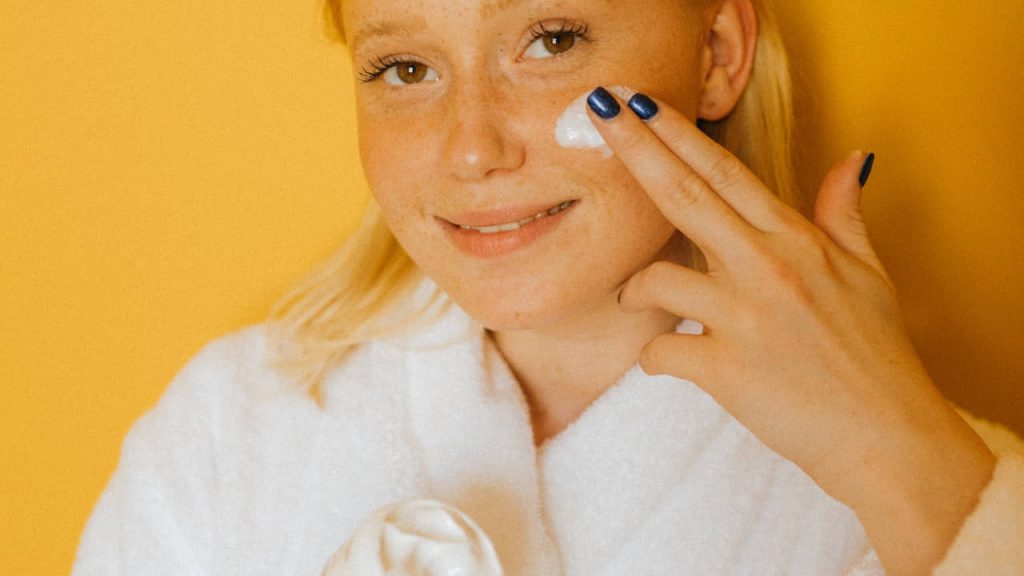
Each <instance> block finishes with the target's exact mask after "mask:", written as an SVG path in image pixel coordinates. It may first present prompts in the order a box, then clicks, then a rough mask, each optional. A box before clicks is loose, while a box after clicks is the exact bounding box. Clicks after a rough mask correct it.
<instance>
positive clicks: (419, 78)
mask: <svg viewBox="0 0 1024 576" xmlns="http://www.w3.org/2000/svg"><path fill="white" fill-rule="evenodd" d="M381 77H383V78H384V81H385V82H387V83H388V84H391V85H392V86H408V85H411V84H420V83H422V82H433V81H435V80H437V79H438V78H439V75H438V73H437V70H434V69H433V68H431V67H430V66H427V65H426V64H424V63H422V62H417V61H415V60H411V59H406V58H404V57H401V56H388V57H386V58H378V59H377V60H375V61H374V62H371V63H370V64H368V65H366V66H365V67H364V68H363V69H362V70H360V72H359V79H360V80H362V81H363V82H373V81H374V80H376V79H377V78H381Z"/></svg>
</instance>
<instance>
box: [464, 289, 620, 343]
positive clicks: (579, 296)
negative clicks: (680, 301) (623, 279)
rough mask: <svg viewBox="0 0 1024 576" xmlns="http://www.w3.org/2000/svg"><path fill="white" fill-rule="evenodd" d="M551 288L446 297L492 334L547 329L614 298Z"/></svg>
mask: <svg viewBox="0 0 1024 576" xmlns="http://www.w3.org/2000/svg"><path fill="white" fill-rule="evenodd" d="M564 288H565V287H559V286H557V285H553V284H547V285H546V286H543V287H541V286H535V285H527V286H525V287H522V288H520V289H518V290H502V289H492V287H490V286H479V285H478V286H475V287H473V288H470V289H469V290H455V291H452V292H449V293H448V294H449V296H450V297H451V298H452V300H453V301H455V303H456V304H458V305H459V307H460V308H462V309H463V310H464V311H465V312H466V313H467V314H469V315H470V316H471V317H472V318H473V319H474V320H476V321H477V322H479V323H480V324H482V325H483V326H484V327H485V328H487V329H488V330H491V331H494V332H516V331H522V330H538V329H543V328H547V327H550V326H553V325H556V324H559V323H561V322H564V321H565V320H567V319H568V318H572V317H574V316H576V315H579V314H581V313H583V312H585V311H586V310H587V309H589V308H592V307H595V306H597V305H598V303H599V302H601V301H603V300H605V299H608V300H609V301H610V300H611V299H613V298H614V295H613V294H612V293H610V292H609V293H608V294H605V293H604V292H603V291H602V292H600V293H598V292H596V291H593V290H587V291H585V292H583V293H576V292H579V291H572V290H565V289H564Z"/></svg>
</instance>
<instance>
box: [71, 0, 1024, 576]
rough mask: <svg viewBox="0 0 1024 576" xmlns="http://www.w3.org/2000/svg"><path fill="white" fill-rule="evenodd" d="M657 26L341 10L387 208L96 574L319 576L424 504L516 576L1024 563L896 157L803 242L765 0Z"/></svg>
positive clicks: (705, 7)
mask: <svg viewBox="0 0 1024 576" xmlns="http://www.w3.org/2000/svg"><path fill="white" fill-rule="evenodd" d="M638 6H639V3H622V2H595V1H593V0H588V1H584V0H563V1H558V2H546V1H543V0H522V1H519V2H508V1H504V2H502V1H480V2H477V1H467V2H459V3H454V4H453V3H451V2H442V1H440V0H427V1H424V2H417V3H409V2H406V1H405V0H373V1H371V0H344V1H343V2H341V1H339V2H336V3H333V4H330V5H329V7H330V8H331V9H332V10H331V14H332V16H333V17H334V21H335V22H336V23H337V24H338V26H339V32H340V34H341V35H342V36H343V38H344V39H345V41H346V43H347V44H348V47H349V50H350V54H351V56H352V58H353V62H354V67H355V69H356V70H359V76H360V80H361V82H359V85H358V88H357V96H358V112H359V122H360V145H361V152H362V158H363V163H364V167H365V172H366V175H367V178H368V180H369V182H370V184H371V188H372V190H373V192H374V195H375V197H376V200H377V204H378V205H379V212H378V211H377V210H376V209H374V210H371V213H370V214H369V215H368V217H367V222H366V224H365V226H364V228H363V230H361V231H360V233H359V234H357V236H356V238H355V239H354V240H353V241H352V242H351V243H350V244H349V245H348V246H347V247H346V250H345V251H344V252H343V253H342V254H340V255H339V257H338V259H337V260H336V261H334V262H332V263H329V265H328V266H326V267H325V268H323V269H322V270H320V271H319V272H318V273H317V274H315V275H314V276H313V277H311V279H310V281H309V282H308V283H307V284H306V285H304V286H302V287H300V288H299V289H297V290H296V291H295V292H294V293H293V294H292V295H290V296H289V297H288V298H286V300H285V301H284V302H283V303H282V306H281V308H280V309H279V311H278V314H277V315H276V318H275V321H274V322H272V323H269V324H268V325H267V326H261V327H254V328H252V329H249V330H246V331H243V332H241V333H239V334H235V335H232V336H229V337H226V338H224V339H221V340H218V341H217V342H215V343H213V344H211V345H210V346H208V347H207V348H206V349H205V350H204V351H203V352H202V353H201V354H200V355H199V356H198V357H197V358H196V359H194V360H193V361H192V362H191V363H190V364H189V365H188V366H187V367H186V368H185V369H184V370H183V371H182V373H181V374H180V375H179V376H178V378H177V379H176V380H175V382H174V383H173V384H172V386H171V388H170V389H169V391H168V393H167V394H166V395H165V397H164V399H162V400H161V403H160V405H159V406H158V407H157V408H156V409H155V410H154V411H153V412H152V413H150V414H149V415H147V416H146V417H144V418H143V419H142V420H141V421H140V422H139V423H138V424H137V425H136V427H135V428H134V429H133V431H132V433H131V434H130V436H129V438H128V439H127V441H126V444H125V449H124V454H123V457H122V462H121V465H120V467H119V470H118V472H117V473H116V474H115V477H114V478H113V480H112V481H111V484H110V486H109V487H108V489H107V491H106V492H105V493H104V495H103V497H102V499H101V501H100V504H99V505H98V507H97V510H96V512H95V514H94V516H93V518H92V520H91V521H90V524H89V527H88V528H87V532H86V534H85V536H84V538H83V542H82V545H81V549H80V553H79V559H78V562H77V565H76V573H77V574H93V573H96V574H100V573H103V574H110V573H115V574H117V573H126V574H127V573H146V574H154V573H155V574H159V573H176V574H180V573H189V574H225V573H246V574H262V573H266V574H282V573H298V574H316V573H319V572H320V571H321V570H322V569H323V567H324V566H325V565H326V564H327V562H328V559H329V558H330V557H331V556H332V555H333V554H334V553H335V552H336V551H337V550H339V549H343V547H344V545H345V543H346V542H348V541H349V540H350V538H352V535H353V534H362V533H363V532H362V531H361V530H360V526H363V527H364V528H365V527H366V526H368V525H369V526H371V527H372V526H373V525H375V524H374V523H376V524H380V523H381V518H382V517H381V516H380V513H377V514H374V511H376V510H379V509H381V508H382V507H386V506H388V505H391V504H393V503H395V502H400V501H403V500H405V499H407V498H415V497H428V498H431V499H435V500H439V501H441V502H443V503H445V505H447V506H450V507H452V508H451V510H452V511H451V512H438V510H447V509H441V508H429V510H433V511H434V512H432V513H438V514H442V516H443V514H445V513H447V514H449V516H446V517H445V518H448V519H452V518H461V517H460V516H458V515H459V514H462V513H465V514H466V515H467V518H471V519H472V520H473V521H475V522H476V524H478V525H479V527H480V529H481V531H482V533H485V534H486V535H487V537H489V539H490V541H492V542H493V545H494V548H495V550H496V552H497V556H498V558H500V562H501V564H502V565H503V567H504V570H505V572H506V573H507V574H511V575H519V574H558V573H564V574H619V573H625V572H629V573H640V574H677V573H697V574H739V573H742V574H747V573H754V574H854V573H857V574H876V573H881V572H882V570H883V569H884V571H885V572H886V573H889V574H924V573H928V572H929V571H931V570H932V569H933V568H935V567H936V566H938V567H939V568H938V570H937V571H938V572H939V573H960V572H963V571H967V570H973V571H975V572H979V573H998V572H997V571H998V570H1006V571H1008V572H1006V573H1019V572H1020V571H1021V570H1024V559H1022V558H1021V552H1020V548H1019V546H1017V545H1015V543H1014V542H1015V539H1016V540H1019V539H1020V538H1021V536H1022V535H1024V527H1022V525H1021V523H1022V522H1024V521H1022V520H1021V516H1024V515H1022V514H1020V508H1019V506H1021V502H1022V500H1024V460H1022V459H1021V457H1020V456H1017V455H1014V454H1012V453H1011V451H1010V450H1009V449H1005V448H1004V446H1009V445H1016V446H1019V441H1017V440H1016V439H1014V438H1007V437H1005V436H1003V437H1002V439H1001V440H998V439H997V440H991V441H990V446H991V448H990V447H989V446H986V444H985V442H983V441H982V439H981V438H980V437H979V436H978V434H977V433H976V432H975V431H974V429H972V427H971V426H969V425H968V424H967V423H966V422H965V421H964V420H963V419H962V418H961V417H960V416H959V415H958V414H957V412H956V411H955V410H953V409H952V408H951V407H950V406H949V405H948V404H947V403H946V401H945V400H944V399H943V398H942V397H941V396H940V395H939V394H938V392H937V391H936V389H935V388H934V386H933V384H932V383H931V381H930V379H929V378H928V375H927V374H926V373H925V371H924V369H923V368H922V366H921V364H920V362H919V360H918V359H917V357H916V355H915V353H914V351H913V349H912V346H911V345H910V343H909V341H908V339H907V336H906V334H905V330H904V329H903V327H902V326H901V324H900V322H899V314H898V312H897V308H896V302H895V298H894V294H893V289H892V286H891V284H890V282H889V280H888V278H887V276H886V273H885V271H884V270H883V269H882V267H881V264H880V263H879V261H878V259H877V257H876V256H875V255H874V252H873V250H872V249H871V246H870V244H869V242H868V240H867V234H866V231H865V229H864V226H863V224H862V222H861V220H860V218H859V211H858V200H859V195H860V189H861V187H862V186H863V185H864V184H865V183H866V181H867V179H868V177H869V176H870V170H871V165H872V161H873V157H871V156H865V155H864V154H861V153H855V154H852V155H851V156H850V157H849V158H847V159H846V160H844V161H842V162H841V163H839V164H838V165H837V166H836V168H835V169H834V170H833V171H832V172H831V173H830V174H829V176H828V177H827V178H826V180H825V182H824V184H823V185H822V187H821V190H820V192H819V196H818V200H817V204H816V209H815V215H814V219H813V222H809V221H807V220H805V219H803V218H802V217H801V216H800V215H799V214H797V213H796V212H795V211H794V210H792V209H790V208H788V207H787V206H786V204H785V203H784V202H783V200H780V199H779V197H776V196H774V195H773V192H776V193H778V194H779V196H780V197H782V198H783V199H786V198H788V197H789V196H791V195H792V184H791V178H790V176H789V173H788V164H789V163H788V154H787V152H786V144H787V142H788V128H789V124H788V115H787V111H788V106H789V104H788V92H787V84H786V80H785V78H786V68H785V60H784V57H783V55H782V52H781V49H780V47H779V43H778V39H777V37H776V33H775V31H774V28H773V25H772V21H771V17H770V12H769V10H768V7H767V6H766V3H765V2H755V1H752V0H702V1H698V0H691V1H679V0H664V1H652V2H644V3H643V4H642V10H637V8H638ZM595 86H607V87H609V89H603V88H599V89H595ZM584 102H585V103H586V104H585V105H586V106H587V109H586V115H587V116H585V119H586V120H588V121H589V122H590V123H583V124H580V123H579V122H580V118H581V116H580V114H579V111H580V110H581V109H583V108H579V107H582V106H584ZM697 125H700V126H701V128H703V131H702V130H700V129H698V128H697ZM595 131H596V132H595ZM595 134H596V135H598V136H600V138H594V136H595ZM708 135H710V136H711V137H713V138H714V140H716V141H717V142H718V144H716V143H715V142H714V140H712V139H711V138H709V137H708ZM727 150H728V151H727ZM396 241H397V242H396ZM406 255H407V256H406ZM684 319H685V320H684ZM638 362H639V367H637V366H636V364H637V363H638ZM979 429H982V430H985V428H984V427H983V426H980V427H979ZM993 451H994V452H993ZM387 518H390V516H387ZM466 522H468V520H467V521H466ZM412 525H413V526H415V525H416V522H415V521H413V522H412ZM467 533H468V532H467ZM392 552H393V550H392ZM350 553H351V550H348V551H346V553H345V554H342V555H340V556H339V557H341V558H343V559H344V558H348V556H346V554H350ZM333 569H334V568H333V567H332V570H333ZM339 569H344V568H339Z"/></svg>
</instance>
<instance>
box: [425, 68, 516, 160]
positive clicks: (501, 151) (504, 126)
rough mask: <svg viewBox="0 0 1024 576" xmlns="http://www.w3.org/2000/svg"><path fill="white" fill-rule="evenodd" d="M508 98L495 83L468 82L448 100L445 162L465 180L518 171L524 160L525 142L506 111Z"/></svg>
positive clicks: (457, 89)
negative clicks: (516, 131)
mask: <svg viewBox="0 0 1024 576" xmlns="http://www.w3.org/2000/svg"><path fill="white" fill-rule="evenodd" d="M506 103H507V97H506V96H504V95H503V94H501V91H500V89H499V88H498V87H496V86H495V85H494V84H493V83H486V82H477V83H472V84H470V83H465V84H463V85H461V86H458V87H457V88H456V89H454V90H453V93H452V94H451V97H450V98H449V99H448V114H447V123H448V126H447V129H448V133H447V140H446V142H445V162H446V163H447V164H448V167H449V171H450V172H451V174H452V175H453V176H454V177H456V178H459V179H462V180H481V179H485V178H487V177H489V176H492V175H496V174H501V173H507V172H510V171H514V170H515V169H517V168H519V167H520V166H521V165H522V164H523V162H524V160H525V157H526V155H525V150H524V148H523V145H522V142H521V141H520V140H519V138H518V136H517V135H516V134H515V133H514V131H513V130H511V128H512V122H513V120H512V116H511V115H509V114H506V113H505V112H504V111H505V110H509V109H510V107H508V106H504V105H503V104H506Z"/></svg>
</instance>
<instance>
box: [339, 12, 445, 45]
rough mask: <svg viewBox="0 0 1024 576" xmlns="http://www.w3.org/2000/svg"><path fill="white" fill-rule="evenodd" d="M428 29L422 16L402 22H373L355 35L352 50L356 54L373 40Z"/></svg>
mask: <svg viewBox="0 0 1024 576" xmlns="http://www.w3.org/2000/svg"><path fill="white" fill-rule="evenodd" d="M426 27H427V21H426V20H425V19H424V18H422V17H421V16H415V17H413V18H410V19H409V20H406V21H402V22H398V21H393V20H389V21H386V22H371V23H369V24H367V25H365V26H363V27H362V28H360V29H359V30H357V31H356V33H355V34H353V36H352V47H351V49H352V52H353V53H355V52H358V51H359V47H360V46H362V45H363V44H365V43H366V42H367V41H368V40H371V39H373V38H378V37H381V36H402V35H407V34H412V33H413V32H416V31H417V30H423V29H424V28H426Z"/></svg>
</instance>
